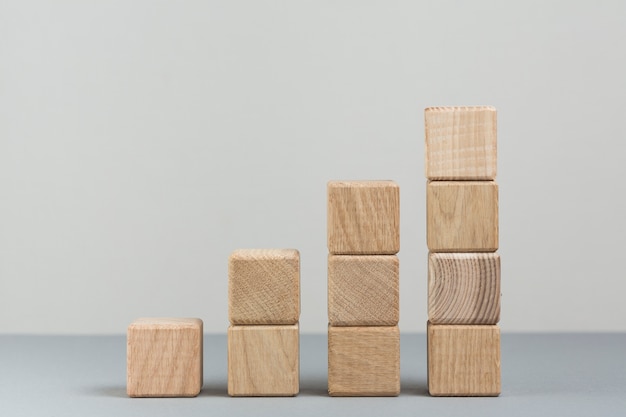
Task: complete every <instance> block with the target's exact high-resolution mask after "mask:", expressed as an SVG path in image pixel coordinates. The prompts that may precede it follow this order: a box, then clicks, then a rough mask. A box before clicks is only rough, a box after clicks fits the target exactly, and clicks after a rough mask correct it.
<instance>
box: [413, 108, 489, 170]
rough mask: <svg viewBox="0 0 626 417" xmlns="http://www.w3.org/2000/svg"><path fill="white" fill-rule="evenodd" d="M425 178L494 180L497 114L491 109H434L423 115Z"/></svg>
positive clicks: (429, 109) (427, 110)
mask: <svg viewBox="0 0 626 417" xmlns="http://www.w3.org/2000/svg"><path fill="white" fill-rule="evenodd" d="M424 116H425V129H426V177H427V178H428V179H430V180H445V181H450V180H494V179H495V177H496V168H497V166H496V160H497V121H496V119H497V113H496V109H495V108H493V107H490V106H478V107H431V108H427V109H426V111H425V112H424Z"/></svg>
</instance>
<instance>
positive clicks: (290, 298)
mask: <svg viewBox="0 0 626 417" xmlns="http://www.w3.org/2000/svg"><path fill="white" fill-rule="evenodd" d="M228 316H229V320H230V323H231V326H230V327H229V329H228V394H229V395H231V396H294V395H297V394H298V392H299V386H300V383H299V378H300V359H299V358H300V351H299V337H300V331H299V327H298V320H299V318H300V254H299V252H298V251H297V250H294V249H240V250H236V251H234V252H233V253H232V254H231V255H230V258H229V262H228Z"/></svg>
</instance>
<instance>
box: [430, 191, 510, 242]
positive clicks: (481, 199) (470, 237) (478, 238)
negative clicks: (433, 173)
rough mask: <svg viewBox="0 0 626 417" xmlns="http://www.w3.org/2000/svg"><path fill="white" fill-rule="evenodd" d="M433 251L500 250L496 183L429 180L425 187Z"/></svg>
mask: <svg viewBox="0 0 626 417" xmlns="http://www.w3.org/2000/svg"><path fill="white" fill-rule="evenodd" d="M426 217H427V228H426V235H427V243H428V249H430V251H431V252H494V251H496V250H497V249H498V185H497V184H496V183H495V182H494V181H430V182H428V185H427V186H426Z"/></svg>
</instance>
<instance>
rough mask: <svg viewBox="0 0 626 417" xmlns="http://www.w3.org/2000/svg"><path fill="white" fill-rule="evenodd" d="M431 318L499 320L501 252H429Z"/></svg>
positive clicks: (438, 320) (434, 320)
mask: <svg viewBox="0 0 626 417" xmlns="http://www.w3.org/2000/svg"><path fill="white" fill-rule="evenodd" d="M428 320H429V322H430V323H432V324H496V323H498V321H499V320H500V255H498V254H497V253H431V254H429V255H428Z"/></svg>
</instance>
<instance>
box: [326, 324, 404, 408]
mask: <svg viewBox="0 0 626 417" xmlns="http://www.w3.org/2000/svg"><path fill="white" fill-rule="evenodd" d="M328 393H329V394H330V395H331V396H335V397H345V396H359V397H365V396H397V395H399V394H400V330H399V329H398V326H383V327H335V326H329V328H328Z"/></svg>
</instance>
